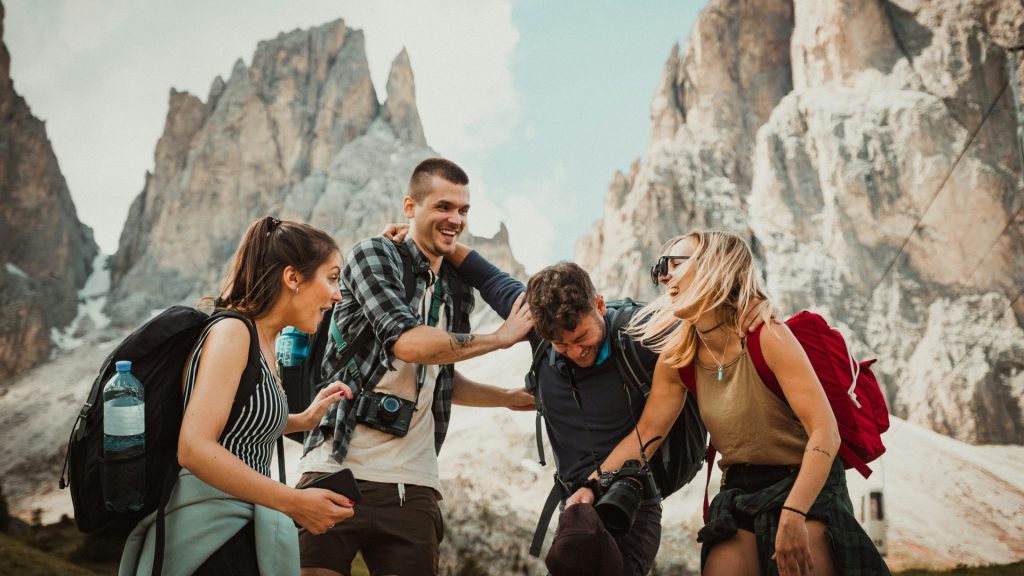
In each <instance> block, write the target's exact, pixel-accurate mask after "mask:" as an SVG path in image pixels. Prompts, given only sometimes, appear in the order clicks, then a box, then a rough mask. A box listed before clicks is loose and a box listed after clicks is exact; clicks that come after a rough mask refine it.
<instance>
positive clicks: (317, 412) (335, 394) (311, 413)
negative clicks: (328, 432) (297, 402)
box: [302, 381, 352, 430]
mask: <svg viewBox="0 0 1024 576" xmlns="http://www.w3.org/2000/svg"><path fill="white" fill-rule="evenodd" d="M342 398H347V399H349V400H351V399H352V389H351V388H349V387H348V385H346V384H342V383H341V382H340V381H338V382H333V383H331V384H328V385H327V386H324V387H323V388H322V389H321V390H320V392H317V395H316V398H313V402H312V403H310V405H309V407H308V408H306V410H305V411H304V412H303V413H302V419H303V421H304V422H306V424H307V426H308V427H307V428H305V430H312V429H313V428H315V427H316V425H317V424H319V423H320V419H321V418H323V417H324V414H325V413H326V412H327V409H328V408H329V407H330V406H331V404H334V403H335V402H337V401H338V400H341V399H342Z"/></svg>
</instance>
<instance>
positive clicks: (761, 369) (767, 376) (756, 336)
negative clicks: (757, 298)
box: [747, 324, 786, 401]
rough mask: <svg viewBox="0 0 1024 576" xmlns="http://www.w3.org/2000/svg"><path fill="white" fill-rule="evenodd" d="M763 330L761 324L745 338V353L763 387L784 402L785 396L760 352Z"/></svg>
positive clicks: (762, 353)
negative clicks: (748, 356) (748, 355)
mask: <svg viewBox="0 0 1024 576" xmlns="http://www.w3.org/2000/svg"><path fill="white" fill-rule="evenodd" d="M763 328H764V324H761V325H760V326H758V327H757V328H756V329H755V330H754V331H753V332H752V333H751V334H750V336H747V353H748V354H750V361H751V362H752V363H753V364H754V369H755V370H757V375H758V376H760V377H761V381H763V382H764V385H765V386H767V387H768V389H769V390H771V391H772V393H774V394H775V395H776V396H778V397H779V398H781V399H782V400H783V401H785V400H786V396H785V394H783V393H782V387H781V386H779V379H778V378H776V377H775V373H774V372H772V369H771V368H769V367H768V363H767V362H765V360H764V352H763V351H762V350H761V334H762V332H763V330H762V329H763Z"/></svg>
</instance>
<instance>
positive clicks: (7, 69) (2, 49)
mask: <svg viewBox="0 0 1024 576" xmlns="http://www.w3.org/2000/svg"><path fill="white" fill-rule="evenodd" d="M10 84H11V54H10V52H8V51H7V45H6V44H4V5H3V3H0V90H2V91H7V90H10Z"/></svg>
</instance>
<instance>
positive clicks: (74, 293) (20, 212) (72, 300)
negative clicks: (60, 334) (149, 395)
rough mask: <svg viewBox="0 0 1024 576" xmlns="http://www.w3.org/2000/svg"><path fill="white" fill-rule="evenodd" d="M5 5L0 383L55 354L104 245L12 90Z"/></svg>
mask: <svg viewBox="0 0 1024 576" xmlns="http://www.w3.org/2000/svg"><path fill="white" fill-rule="evenodd" d="M3 16H4V8H3V5H2V4H0V238H2V239H3V240H2V242H0V263H2V264H3V265H2V267H0V301H2V302H3V305H2V306H0V381H3V380H6V379H8V378H10V377H11V376H13V375H15V374H17V373H19V372H21V371H23V370H25V369H27V368H29V367H32V366H34V365H36V364H38V363H39V362H42V361H45V360H46V359H48V358H49V357H50V354H51V352H52V350H53V347H54V344H53V341H52V338H51V333H52V331H54V330H59V329H61V328H63V327H64V326H66V325H67V324H68V323H70V322H71V321H72V320H73V319H74V318H75V316H76V312H77V310H78V289H79V288H81V287H82V285H83V284H84V283H85V281H86V279H87V278H88V276H89V273H90V272H91V269H92V267H93V260H94V259H95V257H96V255H97V254H98V252H99V250H98V248H97V247H96V243H95V241H94V240H93V236H92V230H91V229H89V228H88V227H87V226H85V225H83V224H82V223H81V222H79V220H78V215H77V213H76V211H75V205H74V203H73V202H72V200H71V194H70V193H69V192H68V186H67V183H66V182H65V181H64V176H63V175H62V174H61V172H60V166H58V164H57V157H56V156H54V154H53V148H52V147H51V146H50V141H49V139H48V138H47V136H46V126H45V125H44V123H43V122H42V121H41V120H39V119H38V118H36V117H35V116H33V115H32V111H31V110H30V109H29V106H28V104H27V103H26V102H25V100H24V99H23V98H22V97H21V96H19V95H18V93H17V92H15V90H14V82H13V81H12V80H11V77H10V54H9V53H8V51H7V46H6V45H5V44H4V43H3Z"/></svg>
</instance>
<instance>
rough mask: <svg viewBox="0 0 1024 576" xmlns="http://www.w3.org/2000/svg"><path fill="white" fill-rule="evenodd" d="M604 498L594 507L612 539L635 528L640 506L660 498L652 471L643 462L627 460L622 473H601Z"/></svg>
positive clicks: (621, 469) (619, 470) (621, 470)
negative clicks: (649, 500)
mask: <svg viewBox="0 0 1024 576" xmlns="http://www.w3.org/2000/svg"><path fill="white" fill-rule="evenodd" d="M600 484H601V494H602V496H601V498H600V499H599V500H598V501H597V504H595V505H594V508H595V509H596V510H597V515H598V516H600V517H601V522H602V523H603V524H604V527H605V528H606V529H607V530H608V532H609V533H610V534H611V535H612V536H616V537H618V536H621V535H623V534H625V533H626V532H628V531H629V529H630V528H632V527H633V522H634V521H635V520H636V513H637V511H638V510H639V509H640V503H641V502H643V501H644V500H647V499H650V498H654V497H655V496H658V495H659V494H660V492H659V491H658V486H657V484H655V483H654V476H652V475H651V470H650V468H648V467H646V466H644V465H642V464H640V461H639V460H627V461H626V462H625V463H623V464H622V467H621V468H619V469H618V470H612V471H611V472H602V473H601V480H600Z"/></svg>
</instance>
